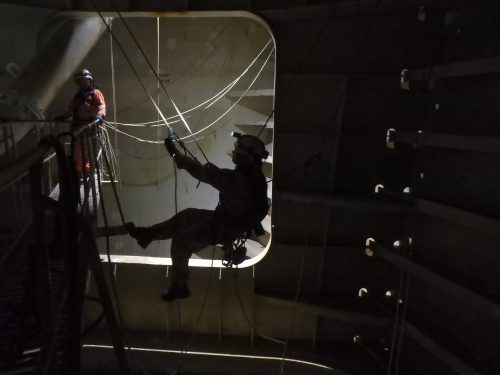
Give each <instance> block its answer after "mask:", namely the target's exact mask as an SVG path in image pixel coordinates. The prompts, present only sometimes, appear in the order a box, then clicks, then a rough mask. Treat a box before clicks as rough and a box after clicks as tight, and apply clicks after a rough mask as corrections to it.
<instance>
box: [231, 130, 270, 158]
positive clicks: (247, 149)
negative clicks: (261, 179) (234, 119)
mask: <svg viewBox="0 0 500 375" xmlns="http://www.w3.org/2000/svg"><path fill="white" fill-rule="evenodd" d="M231 136H233V137H234V138H236V139H237V141H236V144H235V147H234V151H233V162H234V163H235V164H241V163H253V162H256V161H261V160H262V159H264V160H265V159H267V157H268V156H269V152H268V151H267V150H266V146H265V145H264V142H262V141H261V140H260V139H259V138H257V137H255V136H253V135H249V134H241V133H238V132H232V133H231Z"/></svg>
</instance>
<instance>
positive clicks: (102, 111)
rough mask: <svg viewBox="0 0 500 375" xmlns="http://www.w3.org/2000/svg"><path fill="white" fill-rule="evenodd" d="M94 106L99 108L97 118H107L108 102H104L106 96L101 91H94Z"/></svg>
mask: <svg viewBox="0 0 500 375" xmlns="http://www.w3.org/2000/svg"><path fill="white" fill-rule="evenodd" d="M94 100H95V102H94V105H95V106H96V108H97V116H100V117H101V118H104V117H106V102H105V100H104V95H103V94H102V92H101V91H100V90H99V89H95V90H94Z"/></svg>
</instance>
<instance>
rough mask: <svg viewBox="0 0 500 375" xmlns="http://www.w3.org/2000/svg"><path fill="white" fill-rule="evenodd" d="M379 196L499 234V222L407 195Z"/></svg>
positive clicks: (431, 214) (387, 192)
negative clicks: (394, 199)
mask: <svg viewBox="0 0 500 375" xmlns="http://www.w3.org/2000/svg"><path fill="white" fill-rule="evenodd" d="M381 194H383V195H385V196H390V197H393V198H396V199H399V200H402V201H405V202H408V203H410V204H413V208H414V209H415V210H416V211H417V212H420V213H423V214H426V215H430V216H434V217H437V218H440V219H443V220H446V221H449V222H452V223H456V224H460V225H463V226H465V227H469V228H473V229H477V230H480V231H482V232H485V233H489V234H493V235H495V236H498V235H499V234H500V220H497V219H494V218H491V217H488V216H484V215H481V214H478V213H474V212H470V211H467V210H463V209H460V208H456V207H452V206H447V205H445V204H441V203H437V202H433V201H429V200H426V199H420V198H415V197H412V196H411V195H409V194H404V193H398V192H391V191H386V190H382V193H381Z"/></svg>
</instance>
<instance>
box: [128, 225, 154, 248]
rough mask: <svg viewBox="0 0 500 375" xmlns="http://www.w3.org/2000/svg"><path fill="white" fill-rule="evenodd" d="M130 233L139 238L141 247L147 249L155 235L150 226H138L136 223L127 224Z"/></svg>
mask: <svg viewBox="0 0 500 375" xmlns="http://www.w3.org/2000/svg"><path fill="white" fill-rule="evenodd" d="M125 228H126V229H127V232H128V234H130V236H131V237H133V238H135V239H136V240H137V243H138V244H139V246H140V247H142V248H143V249H145V248H146V247H148V246H149V244H150V243H151V241H153V240H154V235H153V233H152V231H151V229H149V228H144V227H136V226H135V224H134V223H127V224H125Z"/></svg>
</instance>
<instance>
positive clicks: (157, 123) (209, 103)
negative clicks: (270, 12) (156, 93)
mask: <svg viewBox="0 0 500 375" xmlns="http://www.w3.org/2000/svg"><path fill="white" fill-rule="evenodd" d="M270 43H271V40H269V41H268V42H267V43H266V45H265V46H264V48H262V50H261V51H260V52H259V53H258V54H257V56H255V58H254V59H253V60H252V62H251V63H250V64H249V65H248V66H247V67H246V68H245V70H244V71H243V72H242V73H241V74H240V75H239V76H238V77H236V78H235V79H234V80H233V81H232V82H231V83H229V84H228V85H227V86H226V87H224V88H223V89H222V90H221V91H219V92H218V93H217V94H215V95H214V96H212V97H211V98H210V99H207V100H205V101H204V102H203V103H200V104H198V105H197V106H195V107H193V108H190V109H188V110H186V111H184V112H182V115H185V114H187V113H190V112H192V111H195V110H196V109H198V108H200V107H203V106H204V105H207V106H206V107H204V108H203V110H206V109H208V108H210V107H211V106H212V105H214V104H215V103H216V102H217V101H219V100H220V99H221V98H223V97H224V95H226V94H227V93H228V92H229V91H230V90H231V89H232V88H233V87H234V86H235V85H236V84H237V83H238V82H239V81H240V80H241V78H243V76H244V75H245V74H246V73H248V71H249V70H250V68H251V67H252V66H253V65H254V64H255V62H256V61H257V60H258V59H259V57H260V56H261V55H262V54H263V53H264V51H265V50H266V49H267V47H268V46H269V44H270ZM273 49H274V47H273ZM178 117H179V115H173V116H170V117H167V120H173V119H176V118H178ZM179 121H181V120H176V121H171V122H170V124H173V123H175V122H179ZM116 124H118V125H122V126H131V127H134V126H136V127H143V126H148V125H149V126H151V127H154V126H165V125H164V124H161V121H160V120H156V121H147V122H142V123H122V122H116Z"/></svg>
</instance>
